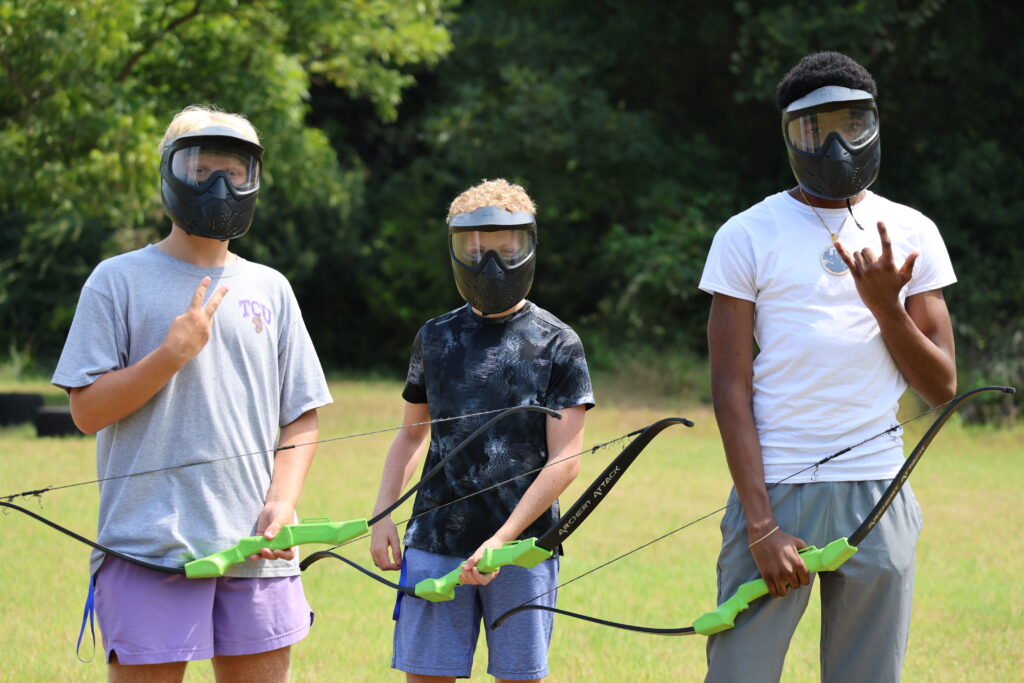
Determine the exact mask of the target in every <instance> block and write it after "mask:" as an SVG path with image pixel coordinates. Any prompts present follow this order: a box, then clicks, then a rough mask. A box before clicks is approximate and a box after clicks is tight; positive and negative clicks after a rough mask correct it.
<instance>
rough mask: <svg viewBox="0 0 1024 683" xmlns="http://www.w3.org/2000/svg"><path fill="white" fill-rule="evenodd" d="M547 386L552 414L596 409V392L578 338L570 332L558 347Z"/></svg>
mask: <svg viewBox="0 0 1024 683" xmlns="http://www.w3.org/2000/svg"><path fill="white" fill-rule="evenodd" d="M555 349H556V350H555V356H554V358H552V362H551V379H550V381H549V384H548V395H547V407H548V408H551V409H552V410H561V409H563V408H572V407H574V406H578V405H583V406H586V408H587V410H590V409H591V408H593V407H594V404H595V401H594V388H593V385H592V384H591V382H590V368H589V367H588V366H587V358H586V356H585V355H584V353H583V342H582V341H580V338H579V335H577V334H576V333H575V332H574V331H572V330H570V329H567V330H566V331H565V332H564V333H563V334H562V336H561V339H560V340H559V343H558V344H557V345H556V347H555Z"/></svg>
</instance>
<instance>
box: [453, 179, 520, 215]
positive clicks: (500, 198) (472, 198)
mask: <svg viewBox="0 0 1024 683" xmlns="http://www.w3.org/2000/svg"><path fill="white" fill-rule="evenodd" d="M481 206H496V207H498V208H499V209H505V210H506V211H525V212H526V213H537V207H536V206H534V204H533V200H532V199H530V195H528V194H526V190H525V189H523V186H522V185H516V184H515V183H510V182H509V181H507V180H505V179H504V178H497V179H495V180H484V181H482V182H481V183H480V184H479V185H474V186H473V187H471V188H469V189H468V190H466V191H465V192H463V193H462V194H460V195H459V196H458V197H456V198H455V199H454V200H453V201H452V204H451V206H449V207H448V218H451V217H452V216H454V215H455V214H459V213H469V212H470V211H476V210H477V209H479V208H480V207H481Z"/></svg>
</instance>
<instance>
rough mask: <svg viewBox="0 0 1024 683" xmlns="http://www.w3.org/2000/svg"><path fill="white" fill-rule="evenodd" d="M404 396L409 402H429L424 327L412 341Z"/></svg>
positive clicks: (403, 391)
mask: <svg viewBox="0 0 1024 683" xmlns="http://www.w3.org/2000/svg"><path fill="white" fill-rule="evenodd" d="M402 398H404V399H405V400H406V401H408V402H409V403H427V383H426V379H425V377H424V374H423V328H420V331H419V332H417V333H416V338H415V339H413V341H412V353H411V354H410V355H409V372H408V374H407V375H406V377H405V388H404V389H403V390H402Z"/></svg>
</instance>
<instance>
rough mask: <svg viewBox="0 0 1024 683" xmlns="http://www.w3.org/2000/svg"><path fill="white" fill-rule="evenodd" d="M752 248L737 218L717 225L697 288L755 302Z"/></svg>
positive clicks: (755, 285) (754, 270)
mask: <svg viewBox="0 0 1024 683" xmlns="http://www.w3.org/2000/svg"><path fill="white" fill-rule="evenodd" d="M755 273H756V264H755V263H754V250H753V248H752V247H751V244H750V239H749V237H748V236H747V234H746V231H744V230H743V226H742V225H741V224H740V222H739V221H738V220H737V219H736V218H732V219H730V220H728V221H727V222H726V223H725V225H723V226H722V227H721V228H719V230H718V232H717V233H716V234H715V239H714V241H712V243H711V249H710V250H709V251H708V258H707V260H706V261H705V262H704V272H703V274H702V275H701V278H700V285H699V286H700V288H701V289H702V290H703V291H705V292H707V293H708V294H715V293H716V292H717V293H719V294H725V295H727V296H732V297H736V298H737V299H744V300H746V301H757V284H756V278H755Z"/></svg>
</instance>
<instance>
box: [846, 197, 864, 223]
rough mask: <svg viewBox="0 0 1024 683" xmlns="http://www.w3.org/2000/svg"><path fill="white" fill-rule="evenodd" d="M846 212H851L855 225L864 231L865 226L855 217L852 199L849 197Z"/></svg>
mask: <svg viewBox="0 0 1024 683" xmlns="http://www.w3.org/2000/svg"><path fill="white" fill-rule="evenodd" d="M846 210H847V211H849V212H850V218H852V219H853V223H854V225H856V226H857V227H858V228H860V229H861V230H863V229H864V226H863V225H861V224H860V221H858V220H857V217H856V216H854V215H853V206H851V205H850V198H849V197H847V198H846Z"/></svg>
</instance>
